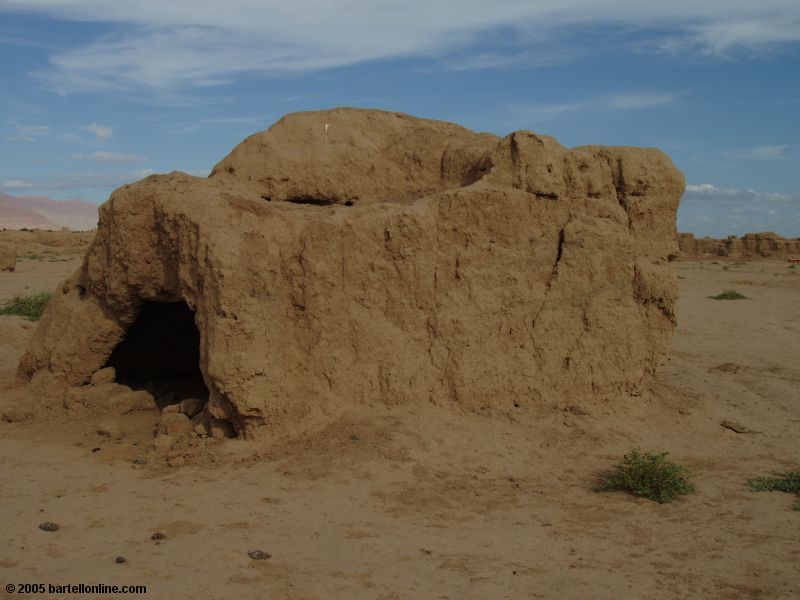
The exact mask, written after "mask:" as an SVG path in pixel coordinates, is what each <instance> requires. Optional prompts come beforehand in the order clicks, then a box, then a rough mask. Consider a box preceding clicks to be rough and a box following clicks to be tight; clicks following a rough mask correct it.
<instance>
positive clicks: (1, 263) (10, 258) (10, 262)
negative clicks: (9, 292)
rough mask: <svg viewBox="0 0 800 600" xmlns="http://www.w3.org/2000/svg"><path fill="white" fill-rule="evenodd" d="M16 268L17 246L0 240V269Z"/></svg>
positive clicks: (11, 269) (9, 269)
mask: <svg viewBox="0 0 800 600" xmlns="http://www.w3.org/2000/svg"><path fill="white" fill-rule="evenodd" d="M16 268H17V247H16V246H15V245H13V244H7V243H2V242H0V271H13V270H14V269H16Z"/></svg>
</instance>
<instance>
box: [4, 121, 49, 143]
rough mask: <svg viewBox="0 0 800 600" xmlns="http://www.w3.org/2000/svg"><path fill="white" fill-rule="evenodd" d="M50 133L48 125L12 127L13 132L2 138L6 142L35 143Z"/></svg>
mask: <svg viewBox="0 0 800 600" xmlns="http://www.w3.org/2000/svg"><path fill="white" fill-rule="evenodd" d="M49 133H50V126H49V125H16V124H15V125H14V132H13V133H10V134H8V135H5V136H3V139H5V140H6V141H7V142H35V141H36V140H37V139H39V138H41V137H44V136H46V135H48V134H49Z"/></svg>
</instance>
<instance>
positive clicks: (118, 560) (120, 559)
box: [114, 556, 128, 565]
mask: <svg viewBox="0 0 800 600" xmlns="http://www.w3.org/2000/svg"><path fill="white" fill-rule="evenodd" d="M114 562H115V563H117V564H118V565H121V564H124V563H126V562H128V561H127V559H126V558H125V557H124V556H118V557H117V558H115V559H114Z"/></svg>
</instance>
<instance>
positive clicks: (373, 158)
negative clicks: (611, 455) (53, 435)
mask: <svg viewBox="0 0 800 600" xmlns="http://www.w3.org/2000/svg"><path fill="white" fill-rule="evenodd" d="M683 185H684V180H683V176H682V175H681V173H680V172H679V171H677V170H676V169H675V167H674V166H673V165H672V163H671V161H670V160H669V158H668V157H667V156H666V155H664V154H663V153H661V152H659V151H657V150H654V149H633V148H608V147H599V146H597V147H595V146H592V147H583V148H575V149H572V150H568V149H566V148H563V147H562V146H560V145H559V144H558V143H557V142H556V141H555V140H554V139H552V138H548V137H544V136H537V135H535V134H533V133H530V132H526V131H518V132H515V133H513V134H511V135H509V136H507V137H505V138H503V139H499V138H496V137H495V136H491V135H488V134H476V133H474V132H471V131H469V130H466V129H463V128H461V127H458V126H455V125H452V124H449V123H440V122H436V121H428V120H422V119H415V118H413V117H409V116H407V115H400V114H395V113H385V112H380V111H364V110H353V109H336V110H331V111H322V112H317V113H301V114H296V115H289V116H287V117H285V118H283V119H282V120H281V121H279V122H278V123H277V124H276V125H274V126H273V127H272V128H271V129H269V130H267V131H265V132H262V133H258V134H256V135H254V136H251V137H250V138H248V139H247V140H245V141H244V142H243V143H242V144H240V145H239V146H238V147H237V148H236V149H235V150H234V151H233V152H232V153H231V154H230V155H229V156H228V157H227V158H226V159H225V160H223V161H222V162H221V163H220V164H219V165H217V167H215V169H214V171H213V172H212V174H211V176H210V177H209V178H207V179H203V178H198V177H191V176H189V175H185V174H183V173H177V172H176V173H171V174H168V175H158V176H152V177H149V178H147V179H145V180H143V181H140V182H138V183H136V184H132V185H127V186H124V187H122V188H120V189H118V190H116V191H115V192H114V193H113V194H112V196H111V198H110V199H109V201H108V202H106V204H104V205H103V206H102V208H101V211H100V226H99V229H98V232H97V237H96V239H95V240H94V242H93V244H92V246H91V248H90V250H89V251H88V254H87V256H86V260H85V263H84V265H83V267H82V268H81V269H80V271H79V272H77V273H76V274H75V275H74V276H73V277H72V278H71V279H70V280H69V281H67V282H65V283H64V285H63V286H62V289H61V290H60V292H59V293H58V294H57V295H56V297H55V298H54V300H53V301H52V302H51V304H50V305H49V306H48V308H47V310H46V312H45V315H44V317H43V319H42V321H41V324H40V325H39V327H38V329H37V331H36V333H35V335H34V337H33V340H32V342H31V344H30V347H29V348H28V351H27V353H26V354H25V356H24V357H23V359H22V361H21V363H20V369H19V372H20V376H21V377H22V378H23V379H30V378H31V377H33V376H35V375H36V374H37V373H41V372H46V373H48V377H50V378H51V379H58V380H60V381H63V382H64V383H65V384H66V385H72V386H75V385H80V384H82V383H84V382H87V381H88V380H89V379H90V378H91V376H92V374H93V373H94V372H96V371H97V370H98V369H100V368H101V367H102V366H103V365H104V364H105V363H106V361H107V359H108V357H109V355H110V354H111V352H112V351H113V350H114V348H115V347H116V346H117V345H118V344H119V343H120V341H121V340H122V339H123V338H124V336H125V333H126V330H127V329H128V328H129V327H130V325H131V323H133V321H134V320H135V319H136V317H137V315H138V312H139V310H140V309H141V306H142V303H143V302H144V301H160V302H174V301H179V300H184V301H185V302H186V303H187V304H188V305H189V307H190V308H191V309H192V310H194V311H195V320H196V323H197V326H198V329H199V331H200V368H201V371H202V375H203V379H204V380H205V382H206V385H207V386H208V388H209V390H210V401H209V405H208V408H207V409H208V411H209V413H211V414H212V415H214V416H216V417H220V418H225V419H228V420H229V421H230V422H231V423H233V425H234V426H235V428H236V429H237V431H238V432H239V433H240V434H242V435H251V436H256V435H260V434H270V433H275V434H279V433H290V434H291V433H292V432H294V431H298V430H302V429H306V428H309V427H314V426H317V425H319V424H322V423H325V422H326V421H328V420H330V419H332V418H335V417H336V416H337V415H338V414H340V413H341V412H342V411H345V410H351V409H354V408H356V407H357V406H358V405H359V404H387V405H392V404H400V403H410V402H433V403H439V404H444V403H454V404H455V405H459V406H461V407H463V408H465V409H468V410H476V411H480V410H484V409H494V408H502V409H506V408H510V407H513V406H514V405H515V404H516V405H529V404H531V403H542V402H551V401H555V400H556V399H559V398H568V397H575V396H578V395H579V396H590V397H596V398H603V399H607V398H611V397H615V396H618V395H624V394H629V393H636V392H637V391H638V390H639V389H640V387H641V385H642V383H643V381H644V380H645V379H646V377H647V376H649V375H650V374H652V373H653V371H654V370H655V369H656V368H657V367H658V365H659V364H660V362H661V361H662V360H663V359H664V358H665V356H666V354H667V351H668V348H669V341H670V336H671V334H672V332H673V329H674V325H675V317H674V313H673V308H674V302H675V297H676V282H675V279H674V277H673V275H672V273H671V272H670V269H669V267H668V265H667V262H668V260H669V259H670V258H672V257H674V256H675V255H676V254H677V250H678V249H677V244H676V234H675V212H676V209H677V206H678V202H679V199H680V196H681V194H682V192H683ZM166 333H168V332H166Z"/></svg>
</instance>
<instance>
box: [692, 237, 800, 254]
mask: <svg viewBox="0 0 800 600" xmlns="http://www.w3.org/2000/svg"><path fill="white" fill-rule="evenodd" d="M678 246H679V247H680V251H681V255H682V256H685V257H702V256H709V255H710V256H729V257H731V258H781V259H786V258H789V257H795V256H797V257H800V238H794V239H792V238H784V237H781V236H779V235H778V234H776V233H772V232H769V231H766V232H762V233H746V234H744V236H742V237H736V236H734V235H732V236H730V237H728V238H726V239H724V240H718V239H714V238H710V237H703V238H696V237H694V234H692V233H679V234H678Z"/></svg>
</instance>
